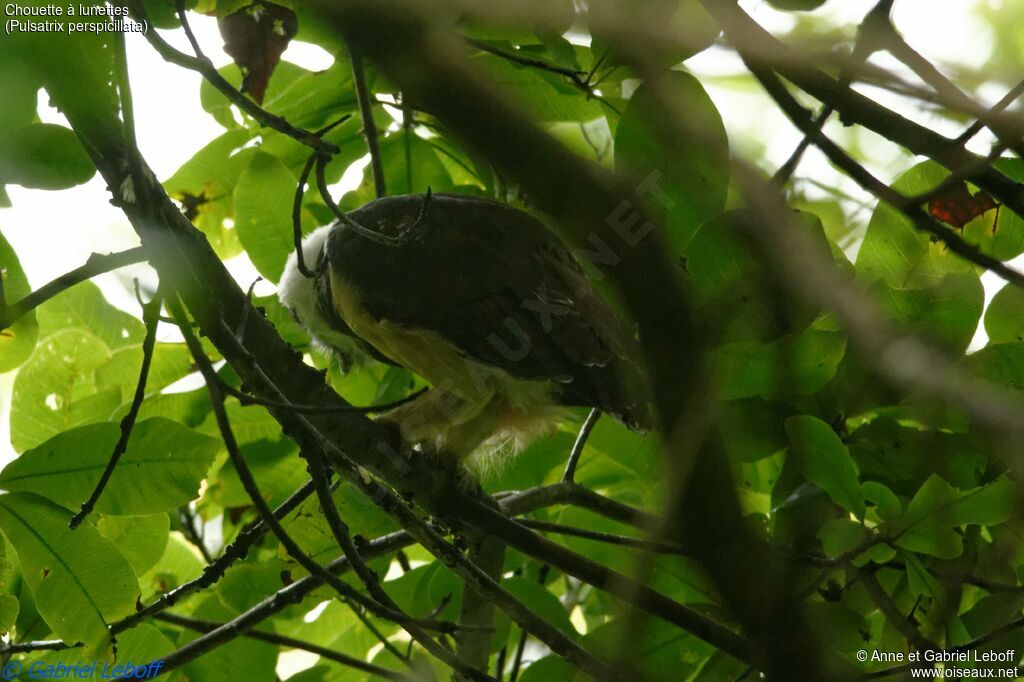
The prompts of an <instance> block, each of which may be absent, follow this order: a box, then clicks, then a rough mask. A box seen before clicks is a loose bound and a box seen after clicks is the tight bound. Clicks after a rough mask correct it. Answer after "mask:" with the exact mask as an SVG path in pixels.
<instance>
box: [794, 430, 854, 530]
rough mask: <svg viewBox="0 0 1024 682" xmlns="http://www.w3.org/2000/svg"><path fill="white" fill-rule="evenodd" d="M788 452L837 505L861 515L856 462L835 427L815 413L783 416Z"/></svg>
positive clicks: (809, 477)
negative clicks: (787, 437)
mask: <svg viewBox="0 0 1024 682" xmlns="http://www.w3.org/2000/svg"><path fill="white" fill-rule="evenodd" d="M786 433H787V434H788V435H789V442H790V453H791V454H792V455H793V456H795V457H796V458H797V460H798V463H799V466H800V470H801V471H802V472H803V474H804V476H805V477H806V478H807V480H808V481H810V482H811V483H813V484H815V485H816V486H818V487H819V488H821V489H822V490H824V491H825V492H826V493H828V495H829V497H831V498H832V499H833V500H834V501H835V502H836V503H837V504H838V505H840V506H841V507H843V508H844V509H846V510H847V511H850V512H853V513H854V514H856V515H857V517H858V518H860V519H863V518H864V495H863V493H862V492H861V489H860V481H859V480H858V478H857V465H856V464H854V461H853V458H851V457H850V453H849V451H848V450H847V449H846V446H845V445H843V441H841V440H839V436H837V435H836V434H835V431H833V430H832V428H831V427H830V426H829V425H828V424H826V423H825V422H823V421H821V420H820V419H818V418H817V417H812V416H809V415H801V416H798V417H790V418H789V419H787V420H786Z"/></svg>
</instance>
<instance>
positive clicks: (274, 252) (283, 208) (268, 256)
mask: <svg viewBox="0 0 1024 682" xmlns="http://www.w3.org/2000/svg"><path fill="white" fill-rule="evenodd" d="M297 182H298V181H297V180H296V179H295V176H294V175H292V174H291V172H290V171H289V170H288V169H287V168H286V167H285V165H284V164H283V163H281V162H280V161H278V160H277V158H275V157H273V156H271V155H269V154H266V153H263V152H257V153H256V154H254V155H253V157H252V161H250V163H249V167H248V168H247V169H246V170H245V172H243V173H242V175H241V176H240V177H239V179H238V183H237V184H236V185H235V190H234V202H235V229H236V230H238V238H239V239H240V240H241V242H242V246H244V247H245V251H246V253H248V254H249V258H250V260H252V264H253V265H255V266H256V270H258V271H259V273H260V274H261V275H263V276H264V277H266V278H267V279H268V280H270V281H271V282H277V280H278V279H279V278H280V277H281V272H282V271H284V262H285V259H287V258H288V254H289V253H290V252H291V251H292V250H293V249H294V248H295V246H294V243H293V237H292V204H293V202H294V200H295V186H296V184H297Z"/></svg>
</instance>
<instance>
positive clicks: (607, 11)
mask: <svg viewBox="0 0 1024 682" xmlns="http://www.w3.org/2000/svg"><path fill="white" fill-rule="evenodd" d="M588 5H589V9H590V13H589V15H588V20H589V22H590V32H591V35H592V36H593V41H592V43H591V47H592V49H593V50H594V52H595V54H596V55H598V56H602V57H603V62H602V63H603V64H604V65H605V66H608V65H621V64H628V63H630V62H631V61H632V60H631V59H630V55H629V52H628V51H627V50H628V49H630V48H633V47H634V46H633V45H629V46H628V47H624V46H623V45H621V44H620V43H619V41H621V38H622V26H623V24H624V22H627V21H628V22H634V23H635V25H637V26H652V27H653V26H657V27H659V28H660V30H663V31H665V35H671V36H672V38H673V40H671V41H652V42H648V43H646V44H644V45H643V46H642V47H639V49H640V50H642V51H643V55H644V59H645V60H649V61H648V63H649V64H658V65H660V66H663V67H664V68H669V67H672V66H675V65H677V64H678V63H679V62H681V61H683V60H685V59H688V58H690V57H692V56H693V55H695V54H697V53H698V52H701V51H702V50H704V49H706V48H708V47H710V46H711V45H712V44H713V43H714V41H715V38H716V37H717V36H718V32H719V28H718V22H716V21H715V20H714V19H713V18H712V17H711V15H710V14H708V12H707V11H706V10H705V9H704V7H703V6H702V5H701V3H700V1H699V0H627V1H625V2H623V1H621V0H620V1H618V2H592V3H588ZM616 38H618V40H616ZM655 42H656V43H658V44H654V43H655Z"/></svg>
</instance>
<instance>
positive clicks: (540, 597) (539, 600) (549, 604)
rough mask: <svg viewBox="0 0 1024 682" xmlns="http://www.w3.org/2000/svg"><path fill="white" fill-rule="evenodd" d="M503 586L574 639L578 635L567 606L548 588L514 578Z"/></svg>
mask: <svg viewBox="0 0 1024 682" xmlns="http://www.w3.org/2000/svg"><path fill="white" fill-rule="evenodd" d="M502 586H503V587H504V588H505V589H507V590H508V591H509V592H511V593H512V594H513V595H514V596H515V597H517V598H518V599H519V600H520V601H521V602H523V604H525V605H526V606H527V608H529V609H530V610H531V611H533V612H534V613H536V614H537V615H538V616H540V617H541V618H543V619H544V621H545V622H547V623H548V625H553V626H555V627H556V628H558V629H559V630H561V631H562V632H564V633H565V634H567V635H569V636H570V637H572V638H576V637H577V636H578V633H577V632H576V628H574V627H573V625H572V623H571V622H570V621H569V613H568V612H567V611H566V610H565V605H564V604H562V602H560V601H559V600H558V597H556V596H555V595H553V594H552V593H551V592H550V591H549V590H548V589H547V588H546V587H544V586H543V585H541V584H540V583H538V582H537V581H535V580H529V579H527V578H520V577H512V578H509V579H508V580H504V581H502Z"/></svg>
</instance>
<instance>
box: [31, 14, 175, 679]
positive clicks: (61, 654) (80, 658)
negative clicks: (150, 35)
mask: <svg viewBox="0 0 1024 682" xmlns="http://www.w3.org/2000/svg"><path fill="white" fill-rule="evenodd" d="M153 1H154V2H159V1H160V0H153ZM172 651H174V645H173V644H171V640H169V639H167V636H166V635H164V633H162V632H161V631H160V630H159V629H157V628H156V627H155V626H153V625H150V624H148V623H141V624H139V625H136V626H135V627H133V628H132V629H130V630H125V631H124V632H122V633H121V634H119V635H118V636H117V657H116V659H115V661H114V662H113V663H112V664H110V665H109V666H108V667H107V668H106V669H105V670H104V668H103V667H102V666H99V667H97V668H96V673H97V675H96V676H97V677H99V676H100V675H102V674H106V675H107V676H108V678H107V679H151V678H150V677H149V675H152V674H153V672H154V671H155V670H156V668H154V669H150V670H149V671H148V673H149V675H146V674H144V673H143V672H142V671H141V670H140V668H141V669H145V666H147V665H148V664H149V663H151V662H154V661H160V660H163V659H164V658H166V657H167V654H169V653H171V652H172ZM95 661H96V658H95V656H90V654H89V652H87V651H85V650H84V649H81V648H77V649H71V650H69V651H51V652H48V653H46V654H44V655H43V656H41V657H40V658H39V659H38V664H35V662H33V664H34V665H38V668H37V669H38V670H40V671H44V670H45V671H46V672H50V671H51V670H53V671H54V672H56V671H57V670H60V668H57V666H58V665H63V666H67V667H66V668H65V670H74V668H73V667H71V666H81V668H80V669H82V670H89V669H90V667H91V666H92V664H93V663H95ZM121 665H124V666H128V665H131V666H133V667H134V668H135V669H136V672H135V674H134V675H132V674H130V673H129V671H128V669H127V668H126V669H125V670H124V671H120V672H119V671H118V670H117V668H118V666H121ZM51 666H52V667H51ZM57 674H59V673H57ZM121 674H123V677H120V675H121ZM69 677H70V676H69ZM66 679H67V678H66ZM160 679H162V680H167V682H173V681H174V680H177V679H180V673H178V672H176V671H175V672H172V673H170V675H168V676H166V677H165V676H161V678H160Z"/></svg>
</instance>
